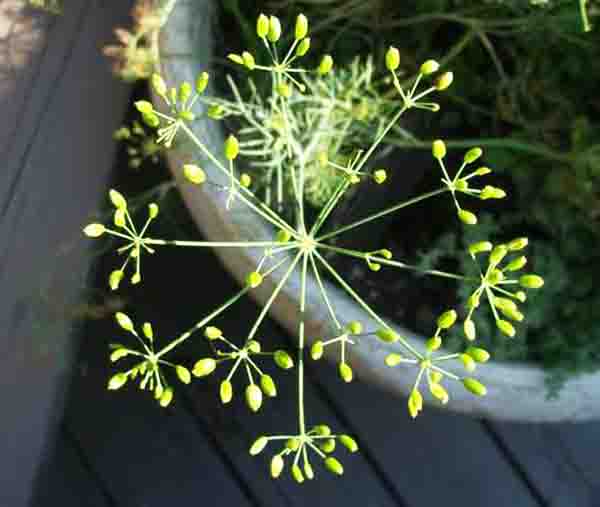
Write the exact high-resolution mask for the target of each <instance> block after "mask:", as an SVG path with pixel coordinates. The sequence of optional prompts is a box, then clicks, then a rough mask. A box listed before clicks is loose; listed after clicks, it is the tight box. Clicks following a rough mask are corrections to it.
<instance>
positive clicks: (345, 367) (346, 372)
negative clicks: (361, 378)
mask: <svg viewBox="0 0 600 507" xmlns="http://www.w3.org/2000/svg"><path fill="white" fill-rule="evenodd" d="M338 370H339V373H340V377H342V380H343V381H344V382H352V377H353V376H354V374H353V373H352V368H350V365H349V364H348V363H340V365H339V367H338Z"/></svg>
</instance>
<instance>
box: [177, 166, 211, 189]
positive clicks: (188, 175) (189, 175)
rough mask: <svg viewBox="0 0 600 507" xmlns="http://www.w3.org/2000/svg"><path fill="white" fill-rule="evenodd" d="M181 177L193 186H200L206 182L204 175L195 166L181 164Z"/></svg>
mask: <svg viewBox="0 0 600 507" xmlns="http://www.w3.org/2000/svg"><path fill="white" fill-rule="evenodd" d="M183 175H184V177H185V179H186V180H188V181H189V182H190V183H193V184H194V185H201V184H202V183H204V182H205V181H206V173H205V172H204V170H203V169H202V168H200V167H198V166H197V165H195V164H183Z"/></svg>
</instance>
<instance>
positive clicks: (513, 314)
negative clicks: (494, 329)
mask: <svg viewBox="0 0 600 507" xmlns="http://www.w3.org/2000/svg"><path fill="white" fill-rule="evenodd" d="M500 311H501V312H502V314H503V315H504V316H505V317H508V318H509V319H512V320H516V321H517V322H522V321H523V319H524V318H525V315H523V314H522V313H521V312H520V311H519V310H518V309H517V308H501V309H500Z"/></svg>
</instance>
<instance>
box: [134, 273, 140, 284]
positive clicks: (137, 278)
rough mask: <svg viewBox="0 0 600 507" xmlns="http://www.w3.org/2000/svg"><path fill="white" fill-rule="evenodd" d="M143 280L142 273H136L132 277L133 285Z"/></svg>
mask: <svg viewBox="0 0 600 507" xmlns="http://www.w3.org/2000/svg"><path fill="white" fill-rule="evenodd" d="M141 281H142V275H140V274H139V273H134V275H133V276H132V277H131V283H132V284H133V285H137V284H138V283H140V282H141Z"/></svg>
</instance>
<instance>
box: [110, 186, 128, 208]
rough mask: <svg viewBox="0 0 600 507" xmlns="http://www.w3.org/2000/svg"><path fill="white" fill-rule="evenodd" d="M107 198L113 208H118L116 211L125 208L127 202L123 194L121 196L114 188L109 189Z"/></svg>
mask: <svg viewBox="0 0 600 507" xmlns="http://www.w3.org/2000/svg"><path fill="white" fill-rule="evenodd" d="M108 198H109V199H110V202H112V203H113V206H114V207H115V208H118V209H125V208H127V201H126V200H125V197H123V194H121V192H118V191H117V190H115V189H114V188H111V189H110V190H109V191H108Z"/></svg>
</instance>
